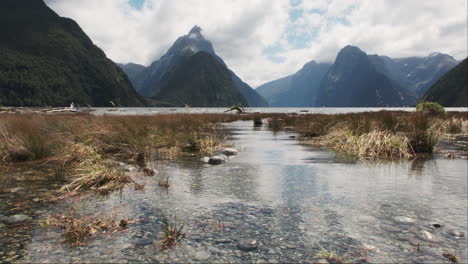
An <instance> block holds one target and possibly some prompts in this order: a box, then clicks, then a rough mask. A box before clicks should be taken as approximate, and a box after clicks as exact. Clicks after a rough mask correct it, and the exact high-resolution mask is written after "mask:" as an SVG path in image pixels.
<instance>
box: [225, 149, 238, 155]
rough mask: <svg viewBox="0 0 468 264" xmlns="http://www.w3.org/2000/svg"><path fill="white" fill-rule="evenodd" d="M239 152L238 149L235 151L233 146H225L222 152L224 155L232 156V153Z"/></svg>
mask: <svg viewBox="0 0 468 264" xmlns="http://www.w3.org/2000/svg"><path fill="white" fill-rule="evenodd" d="M238 153H239V151H237V149H233V148H225V149H224V150H223V154H224V155H226V156H234V155H237V154H238Z"/></svg>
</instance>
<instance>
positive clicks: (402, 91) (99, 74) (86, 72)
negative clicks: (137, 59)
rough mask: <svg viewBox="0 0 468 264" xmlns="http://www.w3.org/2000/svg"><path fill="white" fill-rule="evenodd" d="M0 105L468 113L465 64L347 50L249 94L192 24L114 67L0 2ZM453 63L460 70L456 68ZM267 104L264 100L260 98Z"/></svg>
mask: <svg viewBox="0 0 468 264" xmlns="http://www.w3.org/2000/svg"><path fill="white" fill-rule="evenodd" d="M0 23H1V25H3V26H0V106H66V105H70V103H72V102H74V103H75V104H78V105H90V106H200V107H210V106H219V107H224V106H231V105H242V106H253V107H259V106H260V107H263V106H267V105H268V103H269V104H270V105H271V106H280V107H286V106H289V107H294V106H298V107H308V106H309V107H318V106H326V107H387V106H412V105H414V104H416V103H417V102H419V101H421V100H431V101H438V102H440V103H442V104H443V105H445V106H467V101H468V98H467V93H468V91H467V90H468V84H467V83H468V81H467V75H468V74H467V61H466V59H465V60H464V61H463V62H462V63H460V64H458V63H459V62H457V61H456V60H455V59H454V58H452V57H451V56H449V55H446V54H441V53H432V54H430V55H429V56H427V57H410V58H397V59H394V58H390V57H387V56H381V55H368V54H366V53H365V52H364V51H362V50H361V49H359V48H358V47H354V46H346V47H344V48H343V49H342V50H341V51H340V52H339V53H338V54H337V57H336V60H335V61H334V62H333V63H317V62H315V61H311V62H309V63H306V64H305V65H304V66H303V67H302V68H301V69H300V70H299V71H298V72H297V73H295V74H293V75H290V76H286V77H284V78H281V79H278V80H275V81H271V82H268V83H266V84H264V85H261V86H260V87H258V89H256V90H254V89H252V88H251V87H250V86H249V85H248V84H246V83H245V82H243V81H242V80H241V79H240V78H239V77H238V76H237V75H236V74H235V73H234V72H233V71H232V70H231V69H229V68H228V67H227V65H226V63H225V62H224V61H223V59H222V58H220V57H219V56H218V55H217V54H216V53H215V51H214V48H213V45H212V44H211V42H210V41H209V40H207V39H206V38H205V37H204V36H203V35H202V33H201V31H202V29H201V28H200V27H198V26H194V27H193V28H192V29H191V30H190V31H189V32H188V34H187V35H184V36H181V37H179V38H178V39H177V40H176V41H175V42H174V44H173V45H172V46H171V47H170V48H169V49H168V51H167V52H166V53H165V54H164V55H163V56H162V57H161V58H159V59H158V60H156V61H154V62H153V63H152V64H151V65H149V66H147V67H146V66H143V65H138V64H134V63H129V64H125V65H123V64H119V65H117V64H115V63H114V62H112V61H111V60H110V59H108V58H107V57H106V54H105V53H104V52H103V51H102V50H101V49H99V48H98V47H97V46H95V45H94V44H93V42H92V41H91V39H90V38H89V37H88V36H87V35H86V34H85V33H84V32H83V30H82V29H81V28H80V27H79V25H78V24H77V23H76V22H75V21H73V20H71V19H68V18H64V17H60V16H59V15H57V14H56V13H55V12H54V11H52V10H51V9H50V8H49V7H47V5H46V4H45V3H44V1H43V0H1V1H0ZM457 64H458V66H457ZM264 98H265V99H266V100H265V99H264Z"/></svg>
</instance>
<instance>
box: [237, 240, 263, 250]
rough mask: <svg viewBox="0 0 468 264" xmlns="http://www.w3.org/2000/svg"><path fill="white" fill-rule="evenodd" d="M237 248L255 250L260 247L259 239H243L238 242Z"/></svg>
mask: <svg viewBox="0 0 468 264" xmlns="http://www.w3.org/2000/svg"><path fill="white" fill-rule="evenodd" d="M237 248H238V249H240V250H243V251H253V250H256V249H257V248H258V241H257V240H255V239H242V240H240V241H239V243H237Z"/></svg>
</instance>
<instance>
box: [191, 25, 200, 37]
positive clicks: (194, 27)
mask: <svg viewBox="0 0 468 264" xmlns="http://www.w3.org/2000/svg"><path fill="white" fill-rule="evenodd" d="M201 31H202V28H201V27H199V26H197V25H195V26H193V28H192V29H191V30H190V32H189V35H190V34H200V33H201Z"/></svg>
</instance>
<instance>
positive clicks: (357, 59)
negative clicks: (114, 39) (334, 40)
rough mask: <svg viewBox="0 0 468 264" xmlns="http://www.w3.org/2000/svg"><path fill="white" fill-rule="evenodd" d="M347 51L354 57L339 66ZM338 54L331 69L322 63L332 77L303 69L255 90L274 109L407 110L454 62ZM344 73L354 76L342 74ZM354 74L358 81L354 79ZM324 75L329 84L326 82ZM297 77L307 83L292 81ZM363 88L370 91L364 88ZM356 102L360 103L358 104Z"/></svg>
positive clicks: (446, 57)
mask: <svg viewBox="0 0 468 264" xmlns="http://www.w3.org/2000/svg"><path fill="white" fill-rule="evenodd" d="M352 50H354V53H355V55H356V56H352V55H349V56H346V57H345V58H344V59H341V60H340V61H338V57H339V55H340V53H342V52H344V51H347V52H346V53H352V52H351V51H352ZM359 51H360V52H359ZM340 53H339V54H338V55H337V59H336V61H335V62H334V63H333V64H326V63H321V64H322V65H324V68H325V65H329V70H330V71H331V70H332V67H333V72H332V73H328V72H325V73H324V72H323V70H322V71H321V70H318V69H315V70H314V69H313V68H311V69H310V71H309V73H305V72H304V70H303V69H304V68H306V67H305V66H304V68H303V69H301V70H300V71H298V72H297V73H296V74H293V75H291V76H287V77H284V78H281V79H278V80H275V81H272V82H268V83H266V84H264V85H261V86H259V87H258V88H257V91H258V92H259V93H260V94H261V95H262V96H263V97H265V98H266V99H267V100H268V102H269V103H270V104H271V105H272V106H278V107H287V106H290V107H294V106H296V107H303V106H309V107H317V106H350V105H355V106H363V107H364V106H369V105H373V106H410V105H414V104H415V103H416V101H417V99H418V98H420V97H421V96H422V95H423V94H424V92H425V91H427V89H428V88H429V87H430V86H431V85H433V84H434V83H435V82H436V81H437V80H438V79H439V78H440V77H441V76H442V75H444V74H445V73H447V72H448V71H449V70H450V69H452V68H453V67H455V66H456V65H457V63H458V62H457V61H456V60H455V59H454V58H452V57H451V56H449V55H446V54H441V53H432V54H430V55H429V56H428V57H410V58H401V59H392V58H390V57H387V56H379V55H367V54H366V53H365V52H363V51H361V50H360V49H359V48H357V47H353V46H347V47H345V48H343V49H342V50H341V51H340ZM358 54H361V56H358ZM311 63H316V62H315V61H312V62H311ZM306 65H307V64H306ZM345 65H346V66H345ZM359 67H361V69H359ZM347 68H349V69H347ZM346 72H353V73H352V74H348V75H346ZM365 72H367V73H368V74H366V73H365ZM345 75H346V76H345ZM355 75H356V76H358V75H359V76H360V77H359V78H354V77H356V76H355ZM301 76H302V77H301ZM327 76H328V79H327V80H325V79H326V77H327ZM336 77H340V78H341V79H340V81H339V82H341V84H338V82H337V81H338V80H334V78H336ZM298 78H302V79H304V80H306V81H304V82H302V83H301V82H295V83H294V82H292V80H293V79H298ZM317 83H320V85H317ZM336 85H338V86H340V85H341V86H343V85H348V89H338V90H339V92H338V94H335V95H333V93H334V92H336V91H335V90H334V88H332V87H335V86H336ZM368 85H371V86H372V87H367V88H365V86H368ZM307 91H308V92H309V94H307ZM354 91H355V92H354ZM364 91H366V92H364ZM348 92H350V93H348ZM319 94H320V95H319ZM351 97H355V99H351ZM387 97H388V98H387ZM359 98H362V99H365V100H363V101H360V99H359Z"/></svg>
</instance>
